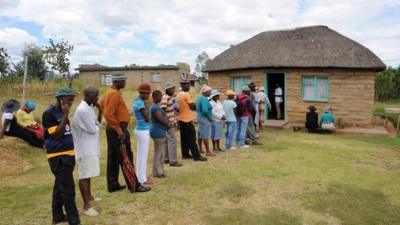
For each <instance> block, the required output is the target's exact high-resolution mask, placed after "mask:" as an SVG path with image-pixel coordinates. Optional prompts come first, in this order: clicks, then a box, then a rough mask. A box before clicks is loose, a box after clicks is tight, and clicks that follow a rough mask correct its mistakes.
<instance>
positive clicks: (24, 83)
mask: <svg viewBox="0 0 400 225" xmlns="http://www.w3.org/2000/svg"><path fill="white" fill-rule="evenodd" d="M27 76H28V56H25V66H24V81H23V82H22V104H24V102H25V96H26V77H27Z"/></svg>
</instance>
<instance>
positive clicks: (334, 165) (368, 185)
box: [0, 89, 400, 225]
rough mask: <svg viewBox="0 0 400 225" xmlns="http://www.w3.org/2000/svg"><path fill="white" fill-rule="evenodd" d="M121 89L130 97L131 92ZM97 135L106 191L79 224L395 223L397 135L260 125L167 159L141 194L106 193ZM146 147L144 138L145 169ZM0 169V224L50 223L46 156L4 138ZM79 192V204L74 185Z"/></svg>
mask: <svg viewBox="0 0 400 225" xmlns="http://www.w3.org/2000/svg"><path fill="white" fill-rule="evenodd" d="M123 94H124V97H125V98H126V99H127V102H128V104H129V105H130V104H131V100H132V99H133V97H134V96H135V95H136V92H135V91H134V90H133V89H130V90H126V91H124V92H123ZM7 97H9V96H3V98H7ZM80 98H81V96H78V97H77V100H76V103H75V106H76V104H77V103H78V102H79V101H80V100H79V99H80ZM33 99H35V100H36V101H38V102H39V103H40V105H41V106H40V108H39V109H38V112H37V115H40V113H41V112H40V111H42V110H43V109H45V107H46V105H48V104H49V103H52V102H53V101H54V99H53V97H52V96H42V95H40V96H34V97H33ZM378 107H380V106H379V105H378ZM104 133H105V132H104V129H103V130H102V132H101V151H102V156H101V176H100V177H98V178H95V179H94V180H93V184H92V186H93V193H94V194H95V195H96V196H98V197H101V198H103V201H101V202H99V203H95V205H94V207H95V208H96V209H98V210H99V212H100V215H99V217H96V218H88V217H84V216H82V217H81V219H82V222H83V224H104V225H110V224H111V225H117V224H121V225H125V224H146V225H147V224H171V225H172V224H185V225H186V224H215V225H223V224H227V225H231V224H246V225H247V224H250V225H251V224H257V225H258V224H271V225H281V224H287V225H292V224H294V225H296V224H318V225H322V224H329V225H331V224H334V225H336V224H344V225H370V224H376V225H378V224H385V225H386V224H389V225H398V224H400V188H399V187H400V139H399V138H383V137H355V136H340V135H334V136H329V135H313V134H307V133H302V132H291V131H276V130H267V131H265V132H263V133H261V134H260V135H261V140H262V142H263V143H264V145H262V146H257V147H252V148H249V149H246V150H242V151H239V150H235V151H233V152H227V153H222V154H218V156H216V157H214V158H210V159H209V161H208V162H205V163H203V162H192V161H187V160H185V161H184V166H183V167H181V168H171V167H169V166H167V167H166V173H167V175H168V178H167V179H164V180H159V179H155V184H154V187H153V189H152V191H150V192H148V193H139V194H130V193H128V192H127V191H122V192H119V193H113V194H110V193H108V192H107V191H106V178H105V169H106V155H107V153H106V139H105V134H104ZM132 133H133V132H132ZM131 140H132V142H133V146H136V145H135V143H136V140H135V138H134V137H133V136H132V137H131ZM152 149H153V148H152V143H151V150H150V156H149V164H148V168H149V169H148V173H149V174H150V172H151V161H152ZM133 150H134V153H136V148H134V149H133ZM179 155H180V154H179ZM10 161H11V162H10ZM0 167H1V168H2V171H1V173H0V218H1V219H0V224H4V225H6V224H7V225H9V224H50V223H51V192H52V185H53V179H54V178H53V176H52V175H51V172H50V170H49V167H48V163H47V160H46V157H45V154H44V153H43V152H41V150H37V149H32V148H31V147H29V146H28V145H26V144H24V143H21V142H20V141H19V140H17V139H14V138H5V139H3V140H0ZM5 168H6V169H5ZM75 172H76V170H75ZM75 178H77V175H76V174H75ZM120 180H121V182H123V181H122V179H120ZM76 191H77V196H76V199H77V204H78V207H79V208H80V207H81V206H82V200H81V197H80V193H79V190H78V188H77V186H76Z"/></svg>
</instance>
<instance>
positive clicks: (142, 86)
mask: <svg viewBox="0 0 400 225" xmlns="http://www.w3.org/2000/svg"><path fill="white" fill-rule="evenodd" d="M137 90H138V91H139V93H145V94H150V93H151V86H150V84H148V83H142V84H140V85H139V88H138V89H137Z"/></svg>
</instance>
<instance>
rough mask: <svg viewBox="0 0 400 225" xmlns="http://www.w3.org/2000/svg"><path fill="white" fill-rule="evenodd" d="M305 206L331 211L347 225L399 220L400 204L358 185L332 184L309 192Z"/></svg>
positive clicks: (396, 221)
mask: <svg viewBox="0 0 400 225" xmlns="http://www.w3.org/2000/svg"><path fill="white" fill-rule="evenodd" d="M304 203H305V205H306V207H308V208H311V209H312V210H314V211H317V212H320V213H323V214H329V215H331V216H334V217H336V218H338V219H340V220H341V221H342V224H344V225H375V224H376V225H378V224H386V225H395V224H400V206H396V205H393V204H391V202H390V200H389V199H388V198H387V197H386V196H385V195H384V194H383V193H382V192H380V191H376V190H367V189H363V188H360V187H358V186H355V185H347V184H331V185H330V186H329V187H328V188H327V189H326V191H324V192H317V193H312V194H309V195H306V196H305V198H304Z"/></svg>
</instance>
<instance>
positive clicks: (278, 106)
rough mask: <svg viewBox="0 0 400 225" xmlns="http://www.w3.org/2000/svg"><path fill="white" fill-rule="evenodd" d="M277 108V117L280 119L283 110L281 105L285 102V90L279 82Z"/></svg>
mask: <svg viewBox="0 0 400 225" xmlns="http://www.w3.org/2000/svg"><path fill="white" fill-rule="evenodd" d="M274 96H275V108H276V119H278V120H280V119H282V110H281V105H282V103H283V90H282V88H281V86H280V85H279V83H276V84H275V92H274Z"/></svg>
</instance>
